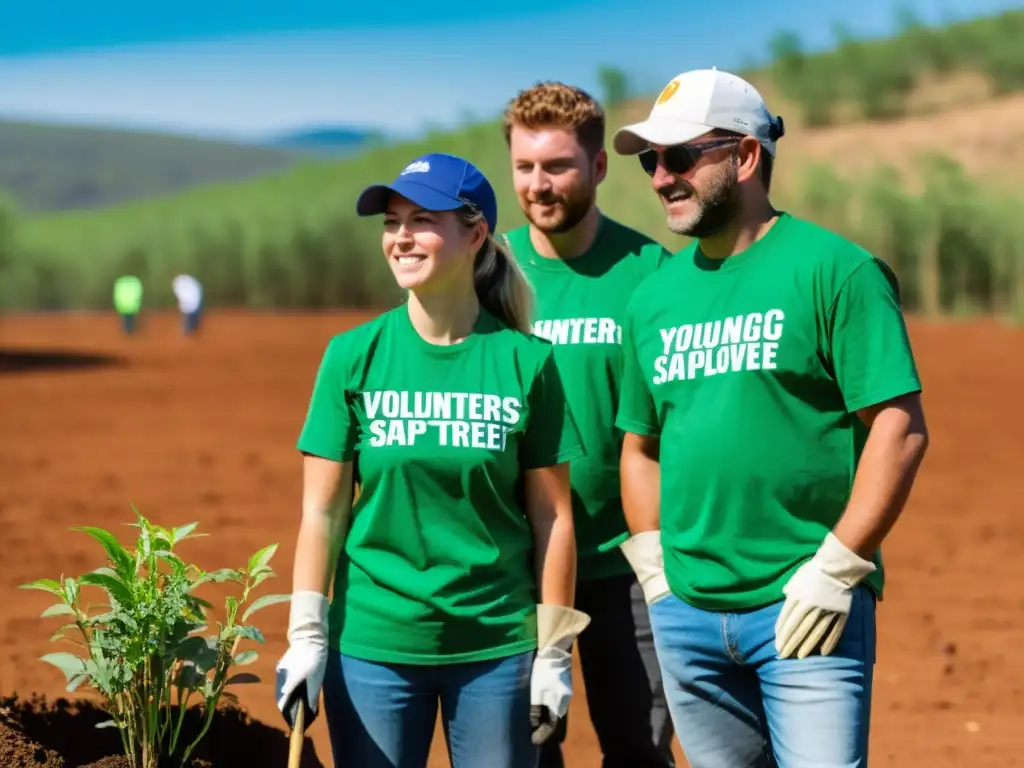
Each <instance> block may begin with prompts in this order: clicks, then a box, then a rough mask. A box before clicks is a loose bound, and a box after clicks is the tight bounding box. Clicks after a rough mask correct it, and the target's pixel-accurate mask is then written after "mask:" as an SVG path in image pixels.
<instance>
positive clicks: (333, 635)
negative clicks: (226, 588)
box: [277, 153, 589, 768]
mask: <svg viewBox="0 0 1024 768" xmlns="http://www.w3.org/2000/svg"><path fill="white" fill-rule="evenodd" d="M356 210H357V213H358V214H359V215H361V216H375V215H382V216H383V233H382V247H383V252H384V258H385V259H386V260H387V263H388V266H389V267H390V269H391V271H392V273H393V275H394V277H395V279H396V281H397V283H398V285H399V286H400V287H401V288H402V289H403V290H406V291H408V301H407V303H405V304H403V305H400V306H398V307H397V308H395V309H392V310H390V311H388V312H384V313H383V314H381V315H380V316H379V317H377V318H376V319H374V320H371V321H369V322H367V323H364V324H362V325H359V326H357V327H355V328H353V329H352V330H349V331H346V332H344V333H340V334H338V335H336V336H334V337H333V338H332V339H331V340H330V342H329V343H328V345H327V348H326V350H325V352H324V355H323V358H322V360H321V363H320V368H319V371H318V373H317V375H316V379H315V382H314V384H313V391H312V395H311V398H310V402H309V406H308V412H307V416H306V420H305V423H304V425H303V427H302V430H301V433H300V436H299V439H298V448H299V450H300V451H301V452H302V455H303V457H304V458H303V462H304V464H303V472H304V485H303V497H302V516H301V522H300V524H299V533H298V542H297V544H296V549H295V569H294V574H293V579H294V585H293V587H294V591H293V595H292V601H291V612H290V616H289V626H288V640H289V646H288V650H287V652H286V653H285V655H284V657H283V658H282V659H281V660H280V662H279V664H278V667H277V672H278V676H277V704H278V707H279V708H280V709H281V712H282V714H283V715H284V717H285V720H286V722H288V723H289V724H291V723H293V722H294V720H293V714H292V713H293V705H298V704H302V705H304V706H306V707H308V708H309V710H310V713H311V717H312V718H315V717H316V713H317V711H318V709H317V701H318V698H319V695H320V692H321V687H322V689H323V696H324V711H325V714H326V718H327V726H328V730H329V732H330V740H331V749H332V752H333V756H334V762H335V764H336V765H351V766H360V768H377V767H378V766H379V767H381V768H383V767H384V766H389V767H391V768H396V767H397V768H424V767H425V766H426V764H427V757H428V753H429V751H430V743H431V739H432V736H433V732H434V724H435V721H436V717H437V711H438V706H439V705H440V711H441V718H442V721H443V723H444V729H445V734H446V736H447V741H448V748H449V750H450V754H451V758H452V763H453V765H454V766H455V767H456V768H478V767H479V766H488V767H489V768H535V766H536V764H537V750H538V747H537V744H539V743H542V742H543V741H544V740H545V739H546V738H548V737H549V736H550V735H551V733H552V732H553V731H554V729H555V728H556V727H557V724H558V722H559V718H561V717H562V716H564V715H565V712H566V710H567V708H568V706H569V701H570V698H571V696H572V654H571V645H572V642H573V641H574V639H575V637H576V636H577V635H578V634H579V633H580V632H581V631H582V630H583V629H584V628H585V627H586V624H587V622H588V621H589V617H587V616H586V614H585V613H583V612H581V611H577V610H575V609H574V608H573V607H572V606H573V591H574V587H575V576H576V545H575V537H574V531H573V517H572V501H571V496H570V488H569V464H568V462H570V461H571V460H573V459H575V458H576V457H578V456H580V455H582V454H583V452H584V447H583V444H582V442H581V440H580V437H579V431H578V429H577V427H576V425H575V422H574V420H573V417H572V412H571V411H570V409H569V407H568V405H567V403H566V398H565V393H564V391H563V385H562V379H561V376H560V375H559V370H558V368H557V366H556V365H555V363H554V359H553V347H552V345H551V344H550V343H548V342H547V341H545V340H543V339H540V338H538V337H536V336H533V335H532V334H531V333H530V332H529V331H530V326H529V323H530V308H531V303H532V299H531V294H530V289H529V285H528V284H527V282H526V280H525V278H524V277H523V274H522V272H521V271H520V270H519V269H518V267H517V266H516V264H515V262H514V261H513V260H512V259H511V258H510V257H509V255H508V254H507V253H506V252H505V250H504V249H503V248H501V247H500V246H498V245H497V244H496V242H495V240H494V236H493V235H494V229H495V226H496V222H497V201H496V198H495V195H494V190H493V189H492V187H491V185H490V182H489V181H488V180H487V179H486V177H485V176H484V175H483V174H482V173H481V172H480V171H479V169H477V168H476V167H475V166H474V165H472V164H471V163H469V162H468V161H466V160H465V159H463V158H459V157H455V156H452V155H446V154H439V153H432V154H428V155H424V156H422V157H419V158H416V159H415V160H413V161H412V162H411V163H409V164H408V165H407V166H406V167H405V169H404V170H403V171H402V172H401V173H400V174H399V176H398V177H397V179H396V180H395V181H394V182H392V183H391V184H377V185H373V186H371V187H368V188H367V189H366V190H364V191H363V192H362V194H361V195H360V197H359V199H358V203H357V209H356ZM356 484H358V488H359V492H358V496H357V497H356V498H355V500H354V502H353V496H354V492H353V487H354V485H356ZM332 582H333V587H334V589H333V600H331V601H330V602H329V601H328V597H327V595H328V591H329V587H330V585H331V583H332ZM310 721H311V718H307V720H306V722H307V723H308V722H310Z"/></svg>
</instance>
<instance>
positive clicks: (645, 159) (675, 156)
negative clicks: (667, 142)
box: [639, 136, 742, 176]
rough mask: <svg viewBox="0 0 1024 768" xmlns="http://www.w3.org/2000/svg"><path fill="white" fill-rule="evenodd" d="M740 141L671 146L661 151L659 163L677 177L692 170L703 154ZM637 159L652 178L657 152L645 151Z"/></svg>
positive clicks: (736, 138)
mask: <svg viewBox="0 0 1024 768" xmlns="http://www.w3.org/2000/svg"><path fill="white" fill-rule="evenodd" d="M740 141H742V137H738V136H737V137H735V138H733V137H730V138H727V139H716V140H714V141H708V142H705V143H703V144H673V145H672V146H671V147H666V148H665V149H663V150H662V151H661V157H662V161H661V162H662V165H664V166H665V170H667V171H668V172H669V173H674V174H676V175H677V176H679V175H681V174H684V173H686V172H687V171H688V170H690V169H691V168H693V166H694V164H695V163H696V162H697V161H698V160H699V159H700V156H701V155H703V154H704V153H705V152H707V151H709V150H712V149H718V148H720V147H727V146H729V145H730V144H738V143H739V142H740ZM639 158H640V165H641V166H643V169H644V171H646V172H647V175H648V176H653V175H654V172H655V171H656V170H657V168H658V152H657V151H656V150H654V149H645V150H644V151H643V152H641V153H640V154H639Z"/></svg>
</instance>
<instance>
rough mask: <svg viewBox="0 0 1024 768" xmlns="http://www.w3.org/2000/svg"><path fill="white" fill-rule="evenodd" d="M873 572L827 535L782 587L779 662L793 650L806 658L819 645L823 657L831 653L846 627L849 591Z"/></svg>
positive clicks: (777, 633) (777, 628) (777, 644)
mask: <svg viewBox="0 0 1024 768" xmlns="http://www.w3.org/2000/svg"><path fill="white" fill-rule="evenodd" d="M874 571H875V564H874V563H872V562H870V561H868V560H864V559H863V558H861V557H859V556H858V555H857V554H856V553H854V552H851V551H850V550H849V549H848V548H847V547H846V545H844V544H843V543H842V542H841V541H839V539H837V538H836V537H835V536H834V535H833V534H832V533H831V532H829V533H828V535H827V536H825V540H824V541H823V542H822V544H821V546H820V547H819V548H818V551H817V552H816V553H815V555H814V557H812V558H811V559H810V560H808V561H807V562H806V563H804V564H803V565H802V566H800V568H798V569H797V570H796V572H795V573H794V574H793V575H792V576H791V577H790V579H789V581H787V582H786V586H785V587H783V588H782V592H783V594H785V595H786V602H785V603H784V604H783V606H782V612H781V613H780V614H779V618H778V619H777V620H776V622H775V650H776V651H778V653H779V658H783V659H785V658H788V657H789V656H792V655H793V653H794V652H795V653H796V656H797V658H798V659H803V658H806V657H807V656H808V655H810V654H811V652H812V651H813V650H814V648H815V647H816V646H817V645H818V643H821V655H822V656H828V655H829V654H830V653H832V651H833V650H835V647H836V645H837V644H838V643H839V638H840V636H842V634H843V630H844V629H845V628H846V620H847V618H849V615H850V606H851V604H852V602H853V588H854V587H856V586H857V585H858V584H859V583H860V582H861V581H863V579H864V577H866V576H867V575H868V574H870V573H872V572H874ZM826 632H827V633H828V635H827V636H826ZM822 638H824V641H822Z"/></svg>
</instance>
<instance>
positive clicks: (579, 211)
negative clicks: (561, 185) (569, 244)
mask: <svg viewBox="0 0 1024 768" xmlns="http://www.w3.org/2000/svg"><path fill="white" fill-rule="evenodd" d="M543 202H548V201H543ZM552 202H557V203H560V204H561V206H562V215H561V216H560V217H557V218H556V219H554V220H551V219H548V220H547V221H537V220H536V219H535V218H533V217H532V216H531V215H530V214H529V212H527V213H526V218H527V219H528V220H529V222H530V223H531V224H533V226H535V227H536V228H537V229H539V230H540V231H541V232H543V233H545V234H548V235H559V234H562V233H564V232H569V231H571V230H572V229H573V228H574V227H576V226H577V225H578V224H579V223H580V222H581V221H583V219H584V218H585V217H586V215H587V214H588V213H589V212H590V209H591V208H592V207H593V206H594V204H595V203H596V202H597V190H596V189H594V188H593V187H592V186H591V185H590V183H589V180H588V182H587V184H585V185H581V186H580V187H579V188H578V189H575V190H573V191H572V193H571V194H570V195H569V196H567V197H559V198H558V199H557V200H553V201H552Z"/></svg>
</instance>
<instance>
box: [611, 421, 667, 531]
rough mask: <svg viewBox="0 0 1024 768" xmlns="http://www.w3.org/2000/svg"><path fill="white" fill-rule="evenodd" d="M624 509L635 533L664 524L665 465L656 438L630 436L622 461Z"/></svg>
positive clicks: (621, 491) (626, 440) (630, 529)
mask: <svg viewBox="0 0 1024 768" xmlns="http://www.w3.org/2000/svg"><path fill="white" fill-rule="evenodd" d="M619 484H620V487H621V490H620V493H621V495H622V511H623V514H624V515H625V517H626V526H627V527H628V528H629V532H630V533H631V534H637V533H641V532H643V531H656V530H658V529H659V528H660V527H661V464H660V462H659V461H658V453H657V447H656V441H655V440H653V439H651V438H643V437H640V436H639V435H627V436H626V439H625V441H624V442H623V447H622V456H621V458H620V461H619Z"/></svg>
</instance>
